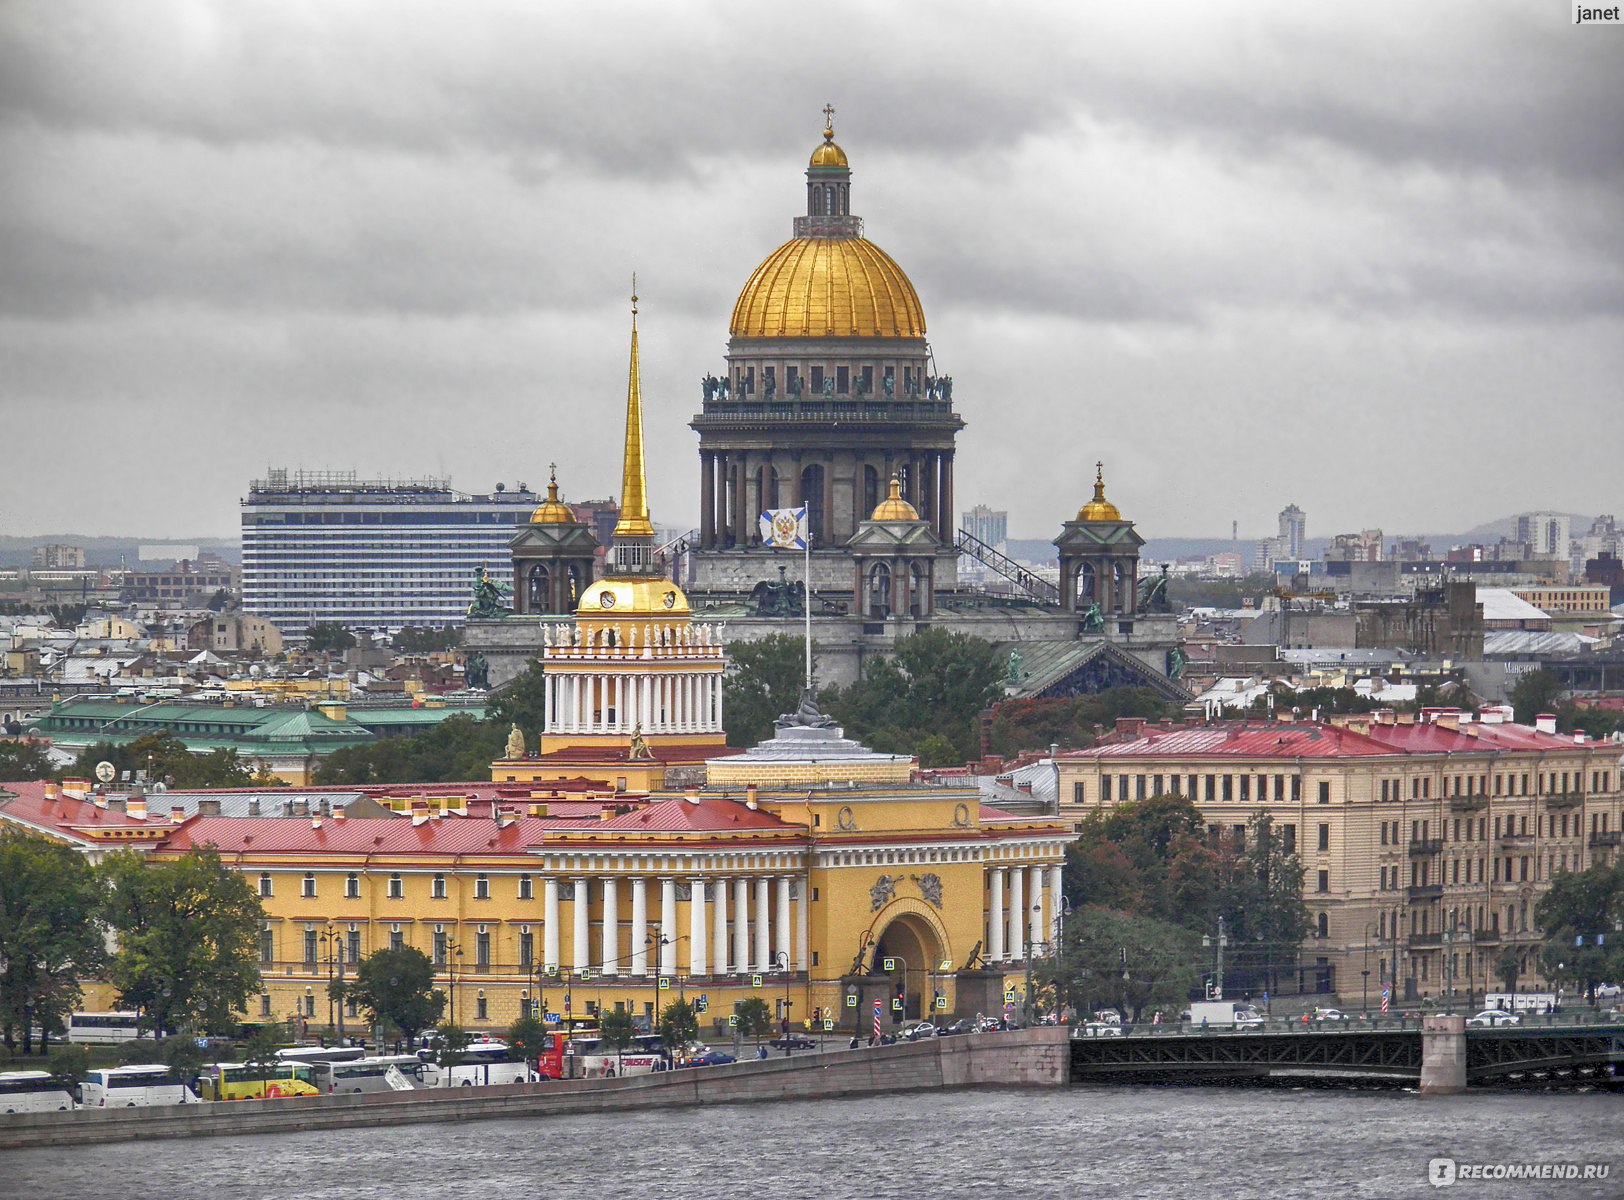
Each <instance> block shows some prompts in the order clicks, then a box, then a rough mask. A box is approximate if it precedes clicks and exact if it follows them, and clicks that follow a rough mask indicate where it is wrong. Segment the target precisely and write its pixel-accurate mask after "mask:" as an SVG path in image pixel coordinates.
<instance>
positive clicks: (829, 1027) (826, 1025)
mask: <svg viewBox="0 0 1624 1200" xmlns="http://www.w3.org/2000/svg"><path fill="white" fill-rule="evenodd" d="M834 1027H835V1023H834V1022H833V1021H825V1022H824V1023H823V1032H824V1033H829V1032H830V1031H831V1030H833V1029H834Z"/></svg>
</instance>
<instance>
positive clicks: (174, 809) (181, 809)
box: [169, 804, 186, 825]
mask: <svg viewBox="0 0 1624 1200" xmlns="http://www.w3.org/2000/svg"><path fill="white" fill-rule="evenodd" d="M169 819H170V820H171V821H173V822H174V823H175V824H177V825H179V824H180V823H181V822H182V821H184V820H185V819H186V806H185V805H183V804H171V805H170V806H169Z"/></svg>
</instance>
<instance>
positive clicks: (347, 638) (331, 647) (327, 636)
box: [305, 621, 355, 654]
mask: <svg viewBox="0 0 1624 1200" xmlns="http://www.w3.org/2000/svg"><path fill="white" fill-rule="evenodd" d="M354 648H355V635H354V634H353V633H351V632H350V631H349V630H348V629H345V628H344V626H342V625H336V624H333V623H331V622H325V621H318V622H317V623H316V624H314V625H312V626H311V627H310V628H309V629H306V630H305V649H306V650H308V651H310V652H311V653H313V654H318V653H320V652H322V651H324V650H325V651H329V652H338V653H342V652H343V651H345V650H352V649H354Z"/></svg>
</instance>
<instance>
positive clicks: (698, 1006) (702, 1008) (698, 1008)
mask: <svg viewBox="0 0 1624 1200" xmlns="http://www.w3.org/2000/svg"><path fill="white" fill-rule="evenodd" d="M694 1011H695V1012H709V1011H710V997H709V996H707V995H705V993H704V992H700V993H699V999H697V1000H695V1001H694Z"/></svg>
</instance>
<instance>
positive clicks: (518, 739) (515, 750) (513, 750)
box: [506, 721, 524, 759]
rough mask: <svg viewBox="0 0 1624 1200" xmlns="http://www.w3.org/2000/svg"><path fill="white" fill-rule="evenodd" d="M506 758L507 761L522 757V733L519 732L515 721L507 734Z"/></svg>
mask: <svg viewBox="0 0 1624 1200" xmlns="http://www.w3.org/2000/svg"><path fill="white" fill-rule="evenodd" d="M506 757H507V758H509V759H515V758H523V757H524V733H523V731H522V730H520V728H519V724H518V722H517V721H515V722H514V723H513V728H512V729H511V730H510V731H509V732H508V736H507V751H506Z"/></svg>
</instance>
